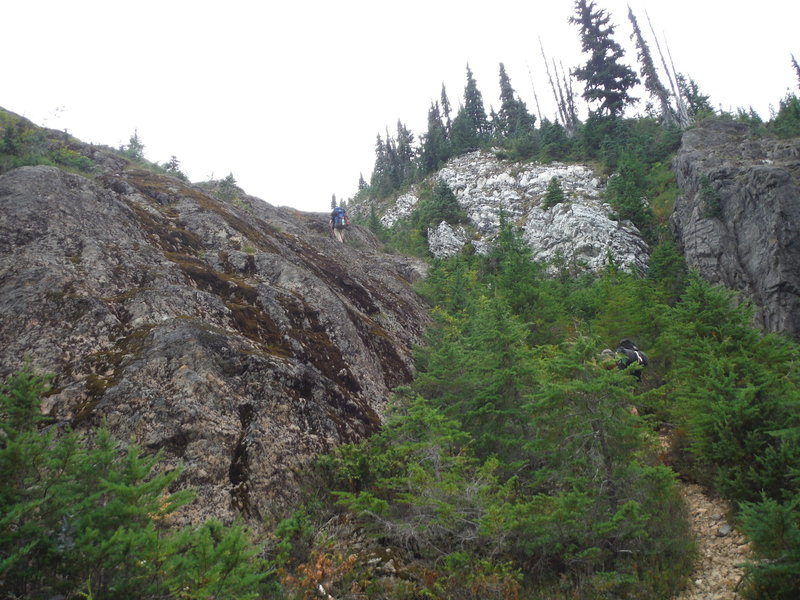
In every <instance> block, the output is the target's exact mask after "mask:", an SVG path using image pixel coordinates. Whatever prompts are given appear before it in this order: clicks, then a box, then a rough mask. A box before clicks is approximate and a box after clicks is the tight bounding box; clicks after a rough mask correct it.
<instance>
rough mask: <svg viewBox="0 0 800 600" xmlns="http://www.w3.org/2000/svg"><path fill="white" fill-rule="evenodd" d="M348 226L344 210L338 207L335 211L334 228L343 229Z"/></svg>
mask: <svg viewBox="0 0 800 600" xmlns="http://www.w3.org/2000/svg"><path fill="white" fill-rule="evenodd" d="M346 224H347V221H346V219H345V216H344V209H343V208H342V207H341V206H337V207H336V208H334V209H333V226H334V227H336V228H337V229H341V228H342V227H344V226H345V225H346Z"/></svg>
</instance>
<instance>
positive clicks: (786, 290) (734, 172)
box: [671, 120, 800, 337]
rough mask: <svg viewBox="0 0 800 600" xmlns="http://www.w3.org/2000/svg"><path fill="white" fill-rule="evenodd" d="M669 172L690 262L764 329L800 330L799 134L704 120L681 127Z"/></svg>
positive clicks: (675, 220)
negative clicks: (740, 301) (764, 133)
mask: <svg viewBox="0 0 800 600" xmlns="http://www.w3.org/2000/svg"><path fill="white" fill-rule="evenodd" d="M674 171H675V174H676V177H677V181H678V186H679V187H680V189H681V196H680V197H679V198H678V200H677V201H676V204H675V209H674V212H673V215H672V218H671V226H672V229H673V232H674V234H675V236H676V238H677V239H678V242H679V244H680V246H681V248H682V249H683V252H684V255H685V257H686V261H687V263H688V265H689V267H690V268H692V269H696V270H697V271H698V272H699V274H700V275H701V276H702V277H703V278H704V279H706V280H707V281H709V282H711V283H714V284H719V285H724V286H725V287H728V288H730V289H733V290H736V291H738V292H740V293H741V294H742V295H743V297H744V298H747V299H749V300H752V302H753V303H754V305H755V306H756V308H757V314H756V319H757V324H758V325H759V326H760V327H762V328H763V329H765V330H766V331H770V332H785V333H788V334H791V335H793V336H795V337H796V336H798V335H800V227H799V226H798V224H800V140H798V139H790V140H775V139H769V138H754V137H753V136H751V135H750V133H749V130H748V128H747V126H746V125H744V124H741V123H735V122H732V121H722V120H708V121H705V122H703V123H701V124H700V125H698V126H697V127H695V128H694V129H691V130H689V131H687V132H686V133H685V134H684V136H683V141H682V145H681V148H680V150H679V152H678V155H677V157H676V159H675V162H674Z"/></svg>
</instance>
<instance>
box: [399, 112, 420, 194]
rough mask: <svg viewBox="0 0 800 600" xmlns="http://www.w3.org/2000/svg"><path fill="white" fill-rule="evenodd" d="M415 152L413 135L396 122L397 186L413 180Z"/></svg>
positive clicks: (400, 123)
mask: <svg viewBox="0 0 800 600" xmlns="http://www.w3.org/2000/svg"><path fill="white" fill-rule="evenodd" d="M415 156H416V151H415V149H414V134H413V133H411V131H410V130H409V129H408V128H407V127H406V126H405V125H403V123H402V122H401V121H400V120H399V119H398V121H397V169H398V176H397V186H398V187H400V186H401V185H403V184H407V183H411V181H412V180H413V178H414V159H415Z"/></svg>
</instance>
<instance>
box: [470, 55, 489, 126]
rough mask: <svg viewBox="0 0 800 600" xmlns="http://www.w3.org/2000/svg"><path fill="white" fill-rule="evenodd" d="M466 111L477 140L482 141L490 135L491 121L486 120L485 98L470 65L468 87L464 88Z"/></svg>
mask: <svg viewBox="0 0 800 600" xmlns="http://www.w3.org/2000/svg"><path fill="white" fill-rule="evenodd" d="M464 111H465V113H466V115H467V119H468V122H469V124H470V126H471V128H472V130H473V131H474V133H475V135H476V137H477V138H479V139H480V138H482V137H483V136H485V135H487V134H488V133H489V131H490V127H489V120H488V119H487V118H486V109H485V108H484V105H483V96H482V95H481V92H480V90H479V89H478V84H477V83H476V82H475V78H474V77H473V76H472V70H470V68H469V65H467V85H466V87H465V88H464Z"/></svg>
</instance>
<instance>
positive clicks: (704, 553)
mask: <svg viewBox="0 0 800 600" xmlns="http://www.w3.org/2000/svg"><path fill="white" fill-rule="evenodd" d="M681 485H682V488H683V489H682V494H683V496H684V498H685V499H686V504H687V506H688V507H689V516H690V518H691V521H692V530H693V531H694V534H695V537H696V539H697V545H698V548H697V549H698V559H697V564H696V565H695V570H694V573H693V574H692V578H691V581H690V583H689V585H688V587H687V588H686V589H685V590H683V591H682V592H681V593H680V594H678V595H677V596H675V597H674V598H673V600H738V599H740V598H741V596H740V595H739V594H738V593H736V587H737V584H738V583H739V581H740V580H741V577H742V574H743V573H744V570H743V569H742V568H741V567H739V566H738V565H741V564H742V563H743V562H745V561H746V560H748V559H749V558H750V544H749V543H748V542H747V540H746V539H745V537H744V536H743V535H742V534H741V533H739V532H738V531H737V530H736V529H733V528H732V526H731V525H730V524H729V523H728V521H727V519H726V515H727V513H728V507H727V506H726V504H725V503H724V502H722V501H721V500H719V499H716V498H711V497H709V496H707V495H706V493H705V492H704V490H703V488H702V487H701V486H699V485H696V484H693V483H683V484H681Z"/></svg>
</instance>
